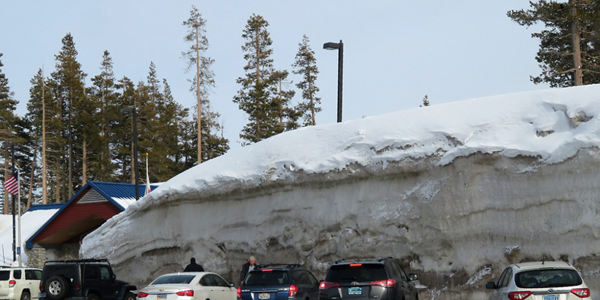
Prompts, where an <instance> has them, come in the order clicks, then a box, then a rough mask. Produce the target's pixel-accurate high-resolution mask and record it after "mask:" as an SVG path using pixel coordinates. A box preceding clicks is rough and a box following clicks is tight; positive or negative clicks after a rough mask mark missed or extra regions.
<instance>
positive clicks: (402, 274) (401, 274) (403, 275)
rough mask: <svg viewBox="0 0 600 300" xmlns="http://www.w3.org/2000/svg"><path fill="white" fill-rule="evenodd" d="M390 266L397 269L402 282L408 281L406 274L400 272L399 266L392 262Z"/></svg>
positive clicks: (402, 271)
mask: <svg viewBox="0 0 600 300" xmlns="http://www.w3.org/2000/svg"><path fill="white" fill-rule="evenodd" d="M392 264H393V265H394V266H396V268H397V269H398V274H400V277H401V278H402V280H404V281H408V277H407V276H406V273H404V270H402V267H400V265H399V264H398V263H397V262H393V263H392Z"/></svg>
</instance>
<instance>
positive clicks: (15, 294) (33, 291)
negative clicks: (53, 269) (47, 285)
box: [0, 267, 42, 300]
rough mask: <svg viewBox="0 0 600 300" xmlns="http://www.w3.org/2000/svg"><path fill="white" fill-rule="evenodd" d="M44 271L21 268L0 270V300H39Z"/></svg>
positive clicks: (3, 268)
mask: <svg viewBox="0 0 600 300" xmlns="http://www.w3.org/2000/svg"><path fill="white" fill-rule="evenodd" d="M41 279H42V270H40V269H34V268H21V267H14V268H11V267H2V268H0V299H8V300H32V299H38V294H39V292H40V290H39V287H40V280H41Z"/></svg>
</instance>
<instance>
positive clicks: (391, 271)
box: [385, 262, 400, 279]
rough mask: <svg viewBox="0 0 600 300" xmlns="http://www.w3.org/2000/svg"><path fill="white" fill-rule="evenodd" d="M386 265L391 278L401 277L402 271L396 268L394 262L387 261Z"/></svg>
mask: <svg viewBox="0 0 600 300" xmlns="http://www.w3.org/2000/svg"><path fill="white" fill-rule="evenodd" d="M385 266H386V271H387V274H388V276H389V277H390V278H394V279H398V278H400V272H398V268H396V266H395V265H394V264H393V263H392V262H387V263H386V264H385Z"/></svg>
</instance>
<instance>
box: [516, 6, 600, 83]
mask: <svg viewBox="0 0 600 300" xmlns="http://www.w3.org/2000/svg"><path fill="white" fill-rule="evenodd" d="M530 5H531V9H529V10H511V11H509V12H508V13H507V15H508V17H509V18H511V19H512V20H513V21H515V22H517V23H518V24H519V25H521V26H531V25H533V24H536V23H538V22H541V23H543V24H544V25H545V28H546V29H545V30H542V31H541V32H539V33H533V34H532V37H534V38H539V39H540V40H541V42H540V50H539V51H538V53H537V56H536V60H537V61H538V62H539V64H540V67H541V68H542V73H541V74H540V75H539V76H537V77H533V76H532V77H531V80H532V81H533V82H534V83H535V84H539V83H548V84H550V86H551V87H568V86H576V85H583V84H592V83H598V82H600V64H598V63H597V62H598V60H599V59H600V53H599V46H600V45H599V43H598V42H599V38H598V36H599V34H600V32H599V30H598V28H600V27H599V26H600V18H599V13H600V11H599V5H600V2H599V1H591V0H569V1H568V3H564V2H556V1H548V0H539V1H538V2H533V1H530Z"/></svg>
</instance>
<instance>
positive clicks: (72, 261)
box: [44, 258, 110, 265]
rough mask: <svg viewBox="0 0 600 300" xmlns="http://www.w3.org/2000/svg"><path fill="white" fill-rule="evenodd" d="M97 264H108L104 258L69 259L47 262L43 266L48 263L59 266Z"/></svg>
mask: <svg viewBox="0 0 600 300" xmlns="http://www.w3.org/2000/svg"><path fill="white" fill-rule="evenodd" d="M98 262H106V263H108V259H106V258H87V259H69V260H48V261H46V262H45V263H44V265H47V264H49V263H50V264H60V263H98ZM109 264H110V263H109Z"/></svg>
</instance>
